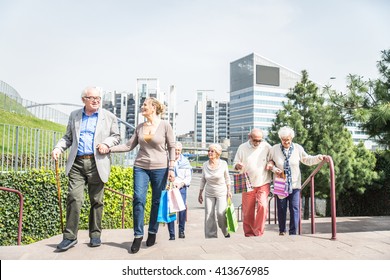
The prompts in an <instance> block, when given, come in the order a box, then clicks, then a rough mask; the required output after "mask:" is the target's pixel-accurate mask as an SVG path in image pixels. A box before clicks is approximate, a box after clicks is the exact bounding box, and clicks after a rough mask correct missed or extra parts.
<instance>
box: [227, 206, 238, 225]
mask: <svg viewBox="0 0 390 280" xmlns="http://www.w3.org/2000/svg"><path fill="white" fill-rule="evenodd" d="M226 222H227V228H228V232H236V231H237V229H238V220H237V215H236V209H235V208H234V205H233V202H232V200H231V199H230V198H229V199H228V207H227V208H226Z"/></svg>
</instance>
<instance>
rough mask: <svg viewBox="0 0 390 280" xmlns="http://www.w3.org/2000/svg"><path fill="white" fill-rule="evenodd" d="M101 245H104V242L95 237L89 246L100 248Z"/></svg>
mask: <svg viewBox="0 0 390 280" xmlns="http://www.w3.org/2000/svg"><path fill="white" fill-rule="evenodd" d="M100 245H102V241H101V240H100V238H99V237H93V238H91V239H90V240H89V246H91V247H99V246H100Z"/></svg>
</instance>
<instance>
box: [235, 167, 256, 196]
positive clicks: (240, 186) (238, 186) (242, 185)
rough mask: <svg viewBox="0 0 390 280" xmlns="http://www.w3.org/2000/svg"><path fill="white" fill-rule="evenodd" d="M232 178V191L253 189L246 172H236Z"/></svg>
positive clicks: (240, 191) (239, 191)
mask: <svg viewBox="0 0 390 280" xmlns="http://www.w3.org/2000/svg"><path fill="white" fill-rule="evenodd" d="M233 178H234V193H242V192H250V191H253V188H252V184H251V181H250V180H249V176H248V173H246V172H244V173H238V174H234V175H233Z"/></svg>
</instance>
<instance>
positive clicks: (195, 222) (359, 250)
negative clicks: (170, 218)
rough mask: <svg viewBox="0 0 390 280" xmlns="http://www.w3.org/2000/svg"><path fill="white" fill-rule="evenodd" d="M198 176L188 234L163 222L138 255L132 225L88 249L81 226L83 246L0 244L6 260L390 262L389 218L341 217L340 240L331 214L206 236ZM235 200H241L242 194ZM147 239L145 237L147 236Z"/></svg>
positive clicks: (107, 234) (105, 232) (51, 241)
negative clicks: (293, 228)
mask: <svg viewBox="0 0 390 280" xmlns="http://www.w3.org/2000/svg"><path fill="white" fill-rule="evenodd" d="M197 180H198V178H194V180H193V186H191V187H190V189H189V193H188V205H189V209H190V210H189V213H188V222H187V224H186V238H185V239H178V238H176V240H175V241H169V240H168V239H169V235H168V229H167V227H166V226H164V225H161V226H160V230H159V232H158V235H157V242H156V244H155V245H154V246H152V247H146V245H145V241H146V240H144V241H143V242H142V245H141V249H140V251H139V252H138V253H137V254H131V253H130V246H131V242H132V240H133V233H132V230H131V229H124V230H108V229H105V230H103V235H102V241H103V244H102V246H100V247H97V248H90V247H88V243H89V238H88V232H87V231H85V230H81V231H80V232H79V236H78V244H77V245H76V246H75V247H74V248H71V249H69V250H68V251H66V252H62V253H59V252H57V251H56V245H57V244H58V243H59V242H60V241H61V240H62V236H61V235H57V236H53V237H51V238H49V239H46V240H42V241H39V242H36V243H34V244H30V245H22V246H3V247H0V259H1V260H131V259H133V260H224V259H231V260H390V216H386V217H339V218H337V236H336V240H330V238H331V221H330V218H316V231H317V233H316V234H310V221H303V223H302V231H303V234H302V235H300V236H298V235H297V236H288V235H287V236H279V235H278V228H277V225H275V224H267V225H266V232H265V234H264V235H263V236H262V237H244V235H243V232H242V223H240V228H239V230H238V232H237V233H233V234H231V238H224V237H223V235H222V233H220V236H219V238H217V239H205V238H204V232H203V229H204V226H203V221H204V209H203V207H202V206H201V205H199V203H198V202H197V201H196V199H197V194H198V188H197V187H194V186H196V185H197ZM233 202H234V203H235V205H236V206H238V205H239V204H240V195H234V197H233ZM145 239H146V236H145Z"/></svg>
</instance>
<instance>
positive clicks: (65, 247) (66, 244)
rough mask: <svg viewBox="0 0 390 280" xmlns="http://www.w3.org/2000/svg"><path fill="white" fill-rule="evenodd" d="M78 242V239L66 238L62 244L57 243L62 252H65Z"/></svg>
mask: <svg viewBox="0 0 390 280" xmlns="http://www.w3.org/2000/svg"><path fill="white" fill-rule="evenodd" d="M76 244H77V239H75V240H70V239H64V240H62V241H61V243H60V244H58V245H57V249H58V250H59V251H61V252H64V251H66V250H68V249H69V248H70V247H73V246H74V245H76Z"/></svg>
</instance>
